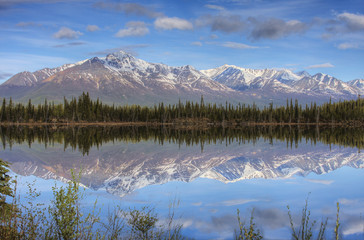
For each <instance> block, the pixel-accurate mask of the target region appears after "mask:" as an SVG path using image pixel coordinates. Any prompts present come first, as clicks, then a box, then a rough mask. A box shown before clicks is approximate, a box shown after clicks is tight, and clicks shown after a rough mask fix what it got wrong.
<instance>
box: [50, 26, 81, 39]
mask: <svg viewBox="0 0 364 240" xmlns="http://www.w3.org/2000/svg"><path fill="white" fill-rule="evenodd" d="M81 35H83V33H81V32H79V31H74V30H72V29H70V28H68V27H61V28H60V29H59V31H58V32H56V33H55V34H53V37H54V38H58V39H76V38H78V37H79V36H81Z"/></svg>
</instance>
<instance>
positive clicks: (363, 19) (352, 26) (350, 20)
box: [338, 13, 364, 31]
mask: <svg viewBox="0 0 364 240" xmlns="http://www.w3.org/2000/svg"><path fill="white" fill-rule="evenodd" d="M338 18H339V19H340V20H342V21H343V22H345V24H346V26H347V28H348V29H349V30H350V31H360V30H364V15H361V14H353V13H342V14H339V15H338Z"/></svg>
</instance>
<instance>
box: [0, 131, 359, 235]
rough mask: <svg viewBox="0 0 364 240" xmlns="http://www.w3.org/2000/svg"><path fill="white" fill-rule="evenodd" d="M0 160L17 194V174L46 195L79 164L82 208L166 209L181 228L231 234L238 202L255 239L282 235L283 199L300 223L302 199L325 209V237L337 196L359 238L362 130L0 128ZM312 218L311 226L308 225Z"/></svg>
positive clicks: (285, 228)
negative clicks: (257, 230) (253, 226)
mask: <svg viewBox="0 0 364 240" xmlns="http://www.w3.org/2000/svg"><path fill="white" fill-rule="evenodd" d="M0 135H1V143H2V150H1V151H0V158H1V159H3V160H6V161H8V162H10V163H11V171H12V176H14V177H15V176H16V177H17V179H18V182H19V187H18V188H19V192H20V194H21V196H22V195H24V194H25V192H26V188H27V187H26V184H25V183H26V182H33V181H34V180H35V181H36V182H35V185H34V186H36V188H37V189H38V190H40V191H41V193H42V194H41V196H40V198H39V200H40V201H43V202H45V203H47V201H48V202H49V199H50V198H51V196H52V186H54V184H55V183H56V184H57V185H59V186H61V185H62V184H64V182H66V181H67V180H69V179H71V173H70V172H71V171H70V170H71V169H74V170H75V171H76V172H78V171H82V178H81V184H82V186H84V187H85V189H86V190H85V193H86V198H85V200H84V201H83V202H82V204H83V207H84V209H85V211H89V210H90V209H91V207H92V205H93V203H94V201H95V199H98V205H99V206H100V207H101V208H102V211H101V217H102V218H105V217H106V214H107V211H108V209H110V208H112V207H114V206H116V205H119V206H121V207H122V208H128V207H137V208H139V207H142V206H151V207H154V208H155V211H156V212H157V213H158V215H159V216H160V218H161V219H163V218H164V217H166V216H167V215H168V211H169V205H170V203H171V202H173V201H174V200H175V199H177V200H178V201H179V202H180V203H179V206H178V207H177V208H176V209H175V210H174V211H175V213H176V216H178V221H179V222H180V223H183V229H182V233H183V234H184V235H185V236H187V237H191V238H195V239H232V238H233V234H234V228H237V214H236V213H237V209H239V210H240V215H241V217H242V218H243V219H244V220H245V221H246V222H248V221H249V218H250V214H251V212H252V210H253V209H254V221H255V222H256V223H257V226H258V227H259V228H260V229H261V230H262V232H263V235H264V239H290V238H291V237H290V234H291V230H290V222H289V218H288V214H287V211H288V210H287V206H288V205H289V206H290V209H291V212H292V215H293V219H294V220H295V222H297V223H298V222H299V221H300V217H301V212H302V208H303V207H304V205H305V201H306V199H308V208H309V209H310V211H311V217H310V218H311V219H315V220H317V221H318V222H320V221H322V220H324V219H325V218H326V217H328V232H327V237H328V238H329V239H330V238H332V237H333V230H332V229H333V226H334V224H335V221H336V203H337V202H339V203H340V224H341V234H342V236H343V238H344V239H364V220H363V214H364V191H363V186H362V184H363V183H364V154H363V153H362V148H363V146H364V129H361V128H338V127H335V128H333V127H323V126H321V127H319V126H300V127H298V126H284V127H280V126H255V127H240V128H223V127H215V128H204V129H191V128H190V127H185V128H173V127H146V126H144V127H0ZM316 225H317V226H318V225H319V224H316Z"/></svg>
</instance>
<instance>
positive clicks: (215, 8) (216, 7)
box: [205, 4, 225, 11]
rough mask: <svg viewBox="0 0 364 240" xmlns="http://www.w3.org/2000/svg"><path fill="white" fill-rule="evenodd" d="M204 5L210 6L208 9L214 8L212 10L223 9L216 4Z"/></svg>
mask: <svg viewBox="0 0 364 240" xmlns="http://www.w3.org/2000/svg"><path fill="white" fill-rule="evenodd" d="M205 7H207V8H210V9H214V10H218V11H223V10H225V8H224V7H221V6H218V5H213V4H206V5H205Z"/></svg>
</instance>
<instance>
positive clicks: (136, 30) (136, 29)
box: [115, 21, 149, 38]
mask: <svg viewBox="0 0 364 240" xmlns="http://www.w3.org/2000/svg"><path fill="white" fill-rule="evenodd" d="M125 27H126V28H124V29H120V30H119V31H118V32H117V33H116V34H115V36H116V37H119V38H123V37H140V36H144V35H146V34H148V33H149V29H148V28H147V26H146V24H145V23H144V22H141V21H132V22H128V23H127V24H125Z"/></svg>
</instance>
